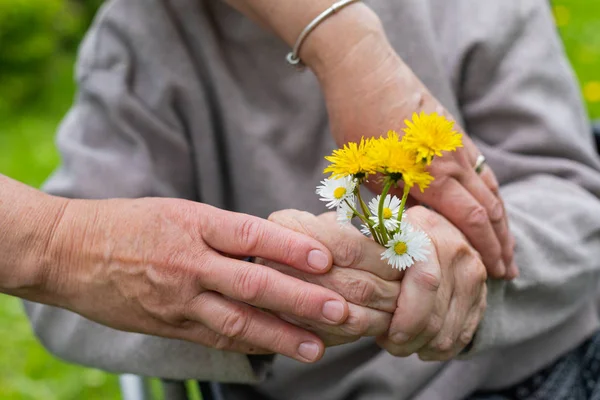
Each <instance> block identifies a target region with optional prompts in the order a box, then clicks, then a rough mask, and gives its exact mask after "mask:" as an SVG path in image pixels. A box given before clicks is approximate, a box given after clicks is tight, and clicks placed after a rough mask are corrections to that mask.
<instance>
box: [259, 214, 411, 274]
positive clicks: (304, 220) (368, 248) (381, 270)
mask: <svg viewBox="0 0 600 400" xmlns="http://www.w3.org/2000/svg"><path fill="white" fill-rule="evenodd" d="M330 218H331V217H327V216H325V217H324V218H321V217H316V216H314V215H312V214H310V213H306V212H301V211H294V210H284V211H279V212H276V213H273V214H271V216H270V217H269V220H270V221H273V222H275V223H277V224H279V225H282V226H284V227H287V228H289V229H292V230H294V231H297V232H300V233H303V234H306V235H308V236H310V237H312V238H314V239H316V240H318V241H319V242H320V243H322V244H323V245H325V246H326V247H327V248H328V249H329V250H330V251H331V254H332V256H333V263H334V264H335V265H337V266H340V267H345V268H353V269H358V270H362V271H367V272H371V273H372V274H375V275H377V276H379V277H381V278H383V279H386V280H398V279H400V278H401V276H402V275H401V274H400V271H398V270H396V269H394V268H390V266H389V265H388V264H387V263H386V262H384V261H382V260H381V253H382V252H383V251H384V250H385V249H384V248H383V247H382V246H380V245H379V244H377V243H376V242H374V241H373V240H371V239H369V238H367V237H365V236H364V235H362V234H361V233H360V232H359V231H358V230H356V229H355V228H353V227H350V226H341V225H340V224H338V223H337V221H336V222H335V223H332V222H331V219H330ZM284 264H285V263H284Z"/></svg>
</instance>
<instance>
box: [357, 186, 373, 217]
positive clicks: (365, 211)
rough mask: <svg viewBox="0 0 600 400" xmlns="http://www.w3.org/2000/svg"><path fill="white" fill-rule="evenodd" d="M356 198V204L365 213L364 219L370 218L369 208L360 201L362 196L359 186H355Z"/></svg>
mask: <svg viewBox="0 0 600 400" xmlns="http://www.w3.org/2000/svg"><path fill="white" fill-rule="evenodd" d="M355 192H356V197H357V198H358V203H359V204H360V208H362V210H363V212H364V213H365V217H367V218H369V217H370V216H371V212H370V211H369V207H367V205H366V204H365V202H364V201H363V199H362V195H361V194H360V186H357V187H356V189H355Z"/></svg>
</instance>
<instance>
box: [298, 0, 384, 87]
mask: <svg viewBox="0 0 600 400" xmlns="http://www.w3.org/2000/svg"><path fill="white" fill-rule="evenodd" d="M367 43H368V46H366V44H367ZM384 44H387V38H386V36H385V32H384V30H383V26H382V25H381V21H380V20H379V17H378V16H377V14H376V13H375V12H374V11H373V10H371V8H369V7H368V6H367V5H365V4H364V3H354V4H351V5H349V6H348V7H345V8H343V9H342V10H340V11H339V12H338V13H336V14H334V15H332V16H330V17H329V18H327V19H325V20H324V21H323V22H321V23H320V24H319V25H318V26H317V27H316V28H315V29H314V30H313V31H312V32H311V33H310V34H309V35H308V36H307V38H306V39H305V41H304V43H303V44H302V47H301V49H300V58H301V59H302V61H303V63H304V64H306V65H307V66H308V67H309V68H311V70H312V71H313V72H314V73H315V74H316V75H317V77H319V79H322V78H325V77H326V76H328V75H330V74H333V73H334V71H335V70H336V69H337V68H338V66H339V65H340V64H342V63H343V61H344V59H345V58H346V57H347V56H348V55H349V54H354V53H356V52H359V53H362V52H363V51H366V50H368V49H369V48H371V47H372V46H373V45H376V47H382V45H384Z"/></svg>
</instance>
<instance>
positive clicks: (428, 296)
mask: <svg viewBox="0 0 600 400" xmlns="http://www.w3.org/2000/svg"><path fill="white" fill-rule="evenodd" d="M440 284H441V269H440V266H439V262H438V256H437V252H436V250H435V248H434V247H433V246H431V254H430V256H429V258H428V260H427V261H423V262H417V263H415V264H414V265H413V266H412V267H411V268H409V269H408V270H407V271H406V275H405V276H404V279H403V280H402V286H401V289H400V296H399V297H398V303H397V309H396V312H395V313H394V316H393V318H392V323H391V326H390V332H389V338H390V340H391V342H393V343H397V344H404V343H406V342H408V341H409V340H410V339H411V338H413V337H415V336H417V335H418V334H419V333H421V332H422V331H423V330H425V329H426V328H428V325H430V324H431V323H432V322H433V323H434V324H438V325H439V326H437V327H436V326H433V327H429V329H432V330H439V328H440V327H441V321H435V320H434V321H432V318H431V315H432V313H434V310H435V307H436V301H437V298H438V290H439V288H440Z"/></svg>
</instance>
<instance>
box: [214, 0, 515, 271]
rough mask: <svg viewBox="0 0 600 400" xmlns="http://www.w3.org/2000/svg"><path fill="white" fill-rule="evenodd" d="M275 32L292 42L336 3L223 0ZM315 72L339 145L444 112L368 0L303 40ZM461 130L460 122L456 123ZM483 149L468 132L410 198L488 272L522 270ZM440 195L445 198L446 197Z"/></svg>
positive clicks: (303, 55) (325, 0)
mask: <svg viewBox="0 0 600 400" xmlns="http://www.w3.org/2000/svg"><path fill="white" fill-rule="evenodd" d="M225 1H226V2H227V3H229V4H231V5H232V6H233V7H235V8H237V9H238V10H239V11H241V12H242V13H244V14H245V15H247V16H248V17H250V18H252V19H254V20H255V21H257V22H258V23H260V24H262V25H263V26H265V27H267V28H270V29H272V30H273V31H274V32H275V33H276V34H277V35H279V36H280V37H281V38H282V39H283V40H285V41H286V42H287V43H288V44H289V45H290V46H293V45H294V44H295V42H296V39H297V38H298V37H299V35H300V33H301V32H302V30H303V29H304V28H305V27H306V26H307V25H308V24H309V23H310V22H311V21H312V20H313V19H314V18H315V17H316V16H317V15H319V13H321V12H323V11H324V10H326V9H327V8H328V7H330V6H332V5H333V4H334V3H335V2H336V0H311V1H310V2H298V1H280V2H278V6H277V7H273V6H272V2H270V1H269V0H225ZM299 56H300V58H301V59H302V61H303V62H304V63H305V64H306V65H307V66H308V67H309V68H310V69H311V70H312V71H313V72H314V73H315V74H316V76H317V77H318V79H319V82H320V84H321V89H322V91H323V93H324V95H325V100H326V104H327V109H328V112H329V117H330V123H331V128H332V133H333V136H334V138H335V140H336V141H337V143H338V145H340V146H341V145H343V144H344V143H347V142H349V141H354V142H356V141H360V138H361V137H362V136H367V137H368V136H380V135H382V134H385V133H386V132H387V131H388V130H390V129H395V130H398V131H401V128H403V125H404V124H403V121H404V120H405V119H410V117H411V116H412V114H413V113H415V112H416V113H419V112H421V111H425V112H438V113H439V114H444V115H446V116H447V117H449V118H452V117H451V116H450V115H448V113H447V111H446V110H445V109H444V107H443V106H442V105H441V104H440V102H439V101H438V100H437V99H436V98H435V97H433V95H432V94H431V93H430V92H429V90H428V89H427V88H426V87H425V86H424V85H423V83H422V82H421V81H420V80H419V79H418V78H417V77H416V75H415V74H414V73H413V71H412V70H411V69H410V68H409V67H408V66H407V65H406V64H405V63H404V62H403V61H402V59H401V58H400V57H399V56H398V54H397V53H396V51H395V50H394V49H393V48H392V46H391V45H390V43H389V41H388V39H387V37H386V34H385V32H384V30H383V27H382V25H381V22H380V20H379V18H378V16H377V15H376V14H375V13H374V12H373V11H372V10H371V9H370V8H369V7H368V6H367V5H365V4H363V3H355V4H352V5H350V6H347V7H346V8H344V9H343V11H340V12H339V13H337V14H336V15H335V16H334V17H329V18H327V19H326V20H325V21H324V22H323V23H321V24H319V25H318V26H317V27H316V29H314V30H313V31H312V32H310V34H309V35H308V37H307V38H306V40H305V41H304V42H303V44H302V47H301V51H300V54H299ZM457 128H458V129H459V130H460V127H457ZM479 155H480V153H479V151H478V149H477V148H476V146H475V145H474V144H473V143H472V142H471V140H470V139H469V138H468V137H467V136H466V135H465V136H464V148H462V149H460V150H459V151H457V152H456V153H453V154H451V155H446V156H444V157H443V160H442V161H441V162H440V161H439V160H438V161H436V162H435V163H434V165H433V166H432V169H431V172H432V174H433V176H434V177H436V181H435V182H434V184H433V185H432V187H431V188H430V189H429V190H427V191H425V193H420V192H419V191H418V190H414V191H413V192H412V195H413V197H414V198H415V199H416V200H418V201H420V202H421V203H423V204H427V205H428V206H430V207H432V208H434V209H435V210H436V211H438V212H439V213H440V214H442V215H444V216H445V217H446V218H448V220H450V221H451V222H452V223H453V224H454V225H456V226H457V227H458V228H459V229H460V230H461V231H462V232H463V233H464V234H465V235H466V236H467V238H468V239H469V241H470V242H471V243H472V244H473V246H474V247H475V249H477V251H479V253H480V254H481V255H482V258H483V261H484V263H485V265H486V266H487V270H488V272H489V274H490V276H491V277H494V278H506V279H512V278H514V277H516V276H517V275H518V269H517V266H516V265H515V263H514V262H513V247H514V239H513V237H512V235H511V233H510V231H509V229H508V222H507V218H506V213H505V211H504V205H503V202H502V199H501V198H500V195H499V191H498V183H497V181H496V178H495V176H494V174H493V173H492V171H491V170H490V169H489V168H484V169H483V171H482V172H481V174H480V175H478V174H477V173H475V170H474V166H475V165H476V163H477V159H478V157H479ZM442 193H443V196H442Z"/></svg>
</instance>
